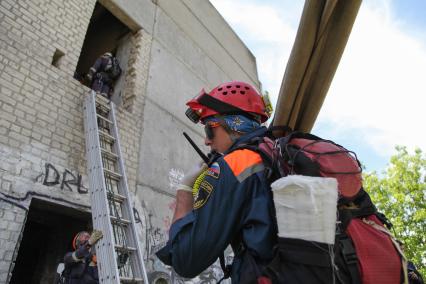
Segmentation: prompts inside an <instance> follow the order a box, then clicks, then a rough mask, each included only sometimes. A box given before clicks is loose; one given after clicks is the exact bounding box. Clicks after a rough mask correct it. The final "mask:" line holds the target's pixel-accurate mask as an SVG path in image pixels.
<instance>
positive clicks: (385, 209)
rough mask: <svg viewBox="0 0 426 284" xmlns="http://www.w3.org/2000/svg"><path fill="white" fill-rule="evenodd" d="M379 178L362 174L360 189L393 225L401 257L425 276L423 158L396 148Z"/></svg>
mask: <svg viewBox="0 0 426 284" xmlns="http://www.w3.org/2000/svg"><path fill="white" fill-rule="evenodd" d="M396 150H397V154H396V155H394V156H392V157H391V159H390V163H389V165H388V168H387V169H386V170H385V171H384V172H383V175H378V174H377V173H376V172H373V173H366V174H364V188H365V189H366V191H367V192H368V193H369V194H370V196H371V199H372V200H373V202H374V203H375V204H376V206H377V208H378V210H379V211H380V212H382V213H384V214H385V215H386V217H387V218H388V219H389V220H390V221H391V222H392V224H393V231H394V234H395V236H396V237H397V238H398V239H399V240H401V241H402V242H403V243H404V247H405V254H406V256H407V258H408V259H409V260H411V261H412V262H413V263H414V264H415V265H416V266H417V268H418V269H419V271H420V272H421V273H422V275H423V276H425V275H426V236H425V234H426V155H424V153H422V151H421V150H420V149H416V150H415V151H414V154H410V153H409V152H408V151H407V148H406V147H401V146H399V147H396Z"/></svg>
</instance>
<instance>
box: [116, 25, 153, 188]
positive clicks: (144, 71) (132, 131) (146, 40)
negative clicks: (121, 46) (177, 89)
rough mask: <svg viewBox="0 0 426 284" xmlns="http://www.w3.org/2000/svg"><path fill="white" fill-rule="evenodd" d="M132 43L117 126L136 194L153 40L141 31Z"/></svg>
mask: <svg viewBox="0 0 426 284" xmlns="http://www.w3.org/2000/svg"><path fill="white" fill-rule="evenodd" d="M131 41H132V50H131V53H130V56H129V62H128V66H129V67H128V68H127V72H126V78H125V88H124V91H123V107H122V108H120V109H119V112H118V115H117V120H118V122H117V123H118V125H119V134H120V143H121V151H122V154H123V158H124V161H125V165H126V170H127V172H126V174H127V179H128V184H129V190H130V191H131V192H133V193H134V192H135V191H136V175H137V167H138V162H139V153H138V152H139V142H140V135H141V133H142V125H143V109H144V106H145V92H146V83H147V78H148V69H149V56H150V52H151V42H152V38H151V35H149V34H147V33H146V32H145V31H144V30H139V31H138V32H137V33H135V34H134V35H133V37H132V39H131ZM129 113H131V115H129Z"/></svg>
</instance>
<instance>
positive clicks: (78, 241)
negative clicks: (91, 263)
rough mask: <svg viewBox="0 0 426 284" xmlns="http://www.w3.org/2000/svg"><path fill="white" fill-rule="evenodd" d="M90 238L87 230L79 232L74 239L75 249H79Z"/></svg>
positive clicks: (73, 245)
mask: <svg viewBox="0 0 426 284" xmlns="http://www.w3.org/2000/svg"><path fill="white" fill-rule="evenodd" d="M89 238H90V234H89V233H88V232H86V231H81V232H78V233H77V234H76V235H75V236H74V239H73V240H72V247H73V249H74V250H76V249H78V248H79V247H80V246H81V245H82V244H83V243H85V242H86V241H88V240H89Z"/></svg>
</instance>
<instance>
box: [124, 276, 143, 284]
mask: <svg viewBox="0 0 426 284" xmlns="http://www.w3.org/2000/svg"><path fill="white" fill-rule="evenodd" d="M120 281H121V282H122V283H141V282H142V281H143V279H142V278H131V277H124V276H120Z"/></svg>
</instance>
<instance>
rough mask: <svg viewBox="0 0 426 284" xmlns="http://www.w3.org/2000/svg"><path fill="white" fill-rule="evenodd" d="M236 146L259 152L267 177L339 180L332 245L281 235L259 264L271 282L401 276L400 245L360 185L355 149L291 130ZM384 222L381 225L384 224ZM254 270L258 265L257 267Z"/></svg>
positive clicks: (396, 279) (387, 283)
mask: <svg viewBox="0 0 426 284" xmlns="http://www.w3.org/2000/svg"><path fill="white" fill-rule="evenodd" d="M239 148H246V149H251V150H253V151H256V152H258V153H259V154H260V155H261V156H262V159H263V161H264V164H265V168H266V170H265V176H266V179H267V181H268V182H269V183H272V182H273V181H275V180H277V179H278V178H281V177H285V176H287V175H292V174H298V175H306V176H316V177H333V178H336V179H337V182H338V194H339V199H338V208H337V214H338V218H337V219H338V222H337V226H336V237H335V244H334V248H333V249H332V250H330V247H329V246H328V245H326V244H323V243H316V242H311V241H305V240H300V239H287V238H279V240H278V245H277V246H276V248H275V257H274V259H273V261H272V262H271V263H270V264H269V265H268V266H267V267H266V268H264V269H263V273H262V274H263V275H257V276H258V279H264V278H261V277H262V276H267V277H269V278H270V279H271V281H272V283H327V284H328V283H345V284H346V283H353V284H356V283H364V284H372V283H374V284H382V283H383V284H399V283H402V282H403V281H404V278H405V277H403V276H404V273H403V270H402V267H403V259H402V257H401V254H400V253H399V251H400V250H399V246H398V245H397V244H396V243H395V241H394V239H393V237H392V236H391V234H390V233H389V231H388V228H386V227H385V225H386V226H388V227H389V228H390V226H391V224H390V223H389V222H388V220H387V219H386V218H385V216H384V215H382V214H380V213H378V212H377V209H376V207H375V206H374V205H373V203H372V202H371V199H370V197H369V195H368V194H367V192H366V191H364V189H363V188H362V176H361V171H362V169H361V164H360V162H359V161H358V159H357V156H356V155H355V153H354V152H352V151H349V150H347V149H345V148H344V147H342V146H340V145H338V144H336V143H334V142H333V141H330V140H324V139H322V138H320V137H317V136H315V135H312V134H307V133H302V132H291V133H290V134H289V135H287V136H285V137H280V138H277V139H274V137H272V135H270V137H257V138H255V139H253V140H252V141H251V142H250V143H248V144H246V145H243V146H241V147H239ZM384 224H385V225H384ZM256 270H258V269H256Z"/></svg>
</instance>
